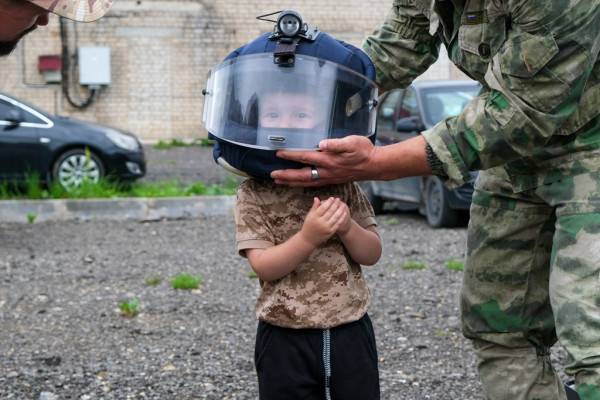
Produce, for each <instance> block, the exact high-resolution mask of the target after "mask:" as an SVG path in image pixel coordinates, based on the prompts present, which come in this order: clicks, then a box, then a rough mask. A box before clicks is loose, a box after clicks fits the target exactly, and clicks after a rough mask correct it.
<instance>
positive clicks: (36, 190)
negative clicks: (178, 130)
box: [0, 174, 239, 200]
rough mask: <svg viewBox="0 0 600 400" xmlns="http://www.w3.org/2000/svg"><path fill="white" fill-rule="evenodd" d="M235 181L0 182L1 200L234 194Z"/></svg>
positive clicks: (34, 178) (35, 178) (31, 177)
mask: <svg viewBox="0 0 600 400" xmlns="http://www.w3.org/2000/svg"><path fill="white" fill-rule="evenodd" d="M238 184H239V180H237V179H235V178H233V177H228V178H227V179H226V180H225V182H224V183H222V184H211V185H206V184H205V183H204V182H200V181H198V182H195V183H192V184H189V185H183V184H181V183H178V182H175V181H166V182H135V183H130V184H122V183H118V182H115V181H112V180H110V179H102V180H100V181H99V182H97V183H95V182H92V181H89V180H85V181H83V182H82V183H81V186H79V187H77V188H71V189H69V190H67V189H65V188H63V187H62V186H61V185H60V184H59V183H58V182H53V183H52V184H50V185H47V186H44V185H43V184H42V183H41V182H40V179H39V177H38V176H37V175H36V174H30V175H28V176H27V180H26V182H25V186H24V187H19V185H16V184H12V183H9V182H3V183H1V184H0V200H16V199H34V200H39V199H106V198H116V197H120V198H121V197H153V198H155V197H187V196H205V195H233V194H235V191H236V189H237V186H238Z"/></svg>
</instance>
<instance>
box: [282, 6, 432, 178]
mask: <svg viewBox="0 0 600 400" xmlns="http://www.w3.org/2000/svg"><path fill="white" fill-rule="evenodd" d="M411 3H413V2H410V1H406V0H395V1H394V2H393V6H392V8H391V10H390V11H389V13H388V15H387V17H386V18H385V21H384V22H383V25H382V26H381V27H380V28H379V29H378V30H376V31H375V32H374V33H373V34H372V35H370V36H369V37H367V38H366V39H365V42H364V43H363V49H364V50H365V52H366V53H367V54H368V55H369V57H370V58H371V60H372V61H373V64H374V65H375V70H376V71H377V77H376V81H377V83H378V85H379V87H380V88H382V89H383V90H384V91H385V90H389V89H392V88H399V87H406V86H408V85H409V84H410V83H411V82H412V81H413V80H414V79H415V78H416V77H417V76H419V75H421V74H422V73H423V72H425V71H426V70H427V68H429V66H430V65H431V64H433V63H434V62H435V61H436V60H437V58H438V55H439V47H440V40H439V38H438V37H437V35H431V34H430V33H429V19H428V17H427V16H426V15H425V11H424V10H420V9H418V8H417V7H416V6H415V5H414V4H411ZM320 149H321V152H314V151H310V152H307V151H303V152H297V151H293V152H292V151H279V152H278V153H277V155H278V156H280V157H282V158H287V159H290V160H296V161H300V162H303V163H305V164H309V165H315V166H318V172H319V176H320V178H321V179H319V180H318V181H311V174H310V168H302V169H289V170H281V171H275V172H273V173H272V174H271V176H272V177H273V178H274V179H275V181H276V182H277V183H284V184H288V185H291V186H320V185H326V184H332V183H341V182H348V181H350V180H368V179H394V178H400V177H403V176H412V175H425V174H429V173H430V168H429V165H428V164H427V162H426V159H425V141H424V140H423V139H422V138H416V139H414V140H413V141H407V142H403V143H399V144H397V145H392V146H386V148H385V149H382V148H374V147H373V146H372V144H371V143H370V142H369V140H367V139H365V138H357V137H349V138H344V139H340V140H335V139H334V140H326V141H323V142H321V145H320Z"/></svg>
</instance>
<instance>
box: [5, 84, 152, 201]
mask: <svg viewBox="0 0 600 400" xmlns="http://www.w3.org/2000/svg"><path fill="white" fill-rule="evenodd" d="M145 173H146V162H145V158H144V150H143V148H142V146H141V144H140V142H139V140H138V139H137V138H136V137H135V136H134V135H133V134H131V133H127V132H123V131H121V130H118V129H113V128H109V127H106V126H101V125H97V124H92V123H89V122H84V121H78V120H74V119H71V118H66V117H60V116H55V115H50V114H48V113H45V112H43V111H41V110H39V109H37V108H35V107H33V106H31V105H29V104H27V103H25V102H23V101H20V100H17V99H15V98H14V97H11V96H8V95H6V94H2V93H0V182H15V183H19V182H22V181H24V180H25V179H27V176H28V175H31V174H37V176H39V178H40V180H41V181H43V182H46V183H48V182H59V183H60V184H61V185H62V186H63V187H65V188H66V189H69V188H73V187H77V186H79V185H80V184H81V182H82V181H83V180H84V179H87V180H90V181H92V182H97V181H98V180H100V179H101V178H103V177H109V178H111V179H116V180H119V181H132V180H135V179H138V178H140V177H142V176H144V174H145Z"/></svg>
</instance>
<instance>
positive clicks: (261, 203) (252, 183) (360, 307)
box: [235, 179, 376, 329]
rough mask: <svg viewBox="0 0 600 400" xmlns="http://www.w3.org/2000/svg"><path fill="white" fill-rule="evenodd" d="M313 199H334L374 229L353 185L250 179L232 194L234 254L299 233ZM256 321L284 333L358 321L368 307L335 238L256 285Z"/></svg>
mask: <svg viewBox="0 0 600 400" xmlns="http://www.w3.org/2000/svg"><path fill="white" fill-rule="evenodd" d="M313 197H318V198H319V199H321V200H326V199H327V198H329V197H339V198H340V199H341V200H343V201H344V202H345V203H346V204H347V205H348V207H349V209H350V214H351V216H352V218H353V219H354V220H355V221H356V222H357V223H358V224H359V225H360V226H362V227H364V228H366V227H369V226H374V225H376V222H375V218H374V213H373V208H372V207H371V205H370V204H369V201H368V200H367V198H366V196H365V195H364V193H363V192H362V190H361V189H360V187H359V186H358V185H357V184H356V183H347V184H342V185H331V186H326V187H322V188H291V187H288V186H283V185H276V184H274V183H271V182H260V181H257V180H254V179H248V180H246V181H244V182H243V183H242V184H241V185H240V187H239V188H238V191H237V204H236V210H235V221H236V240H237V249H238V252H239V253H240V255H242V256H245V250H246V249H266V248H269V247H271V246H275V245H278V244H280V243H283V242H285V241H286V240H288V239H289V238H290V237H291V236H292V235H294V234H295V233H296V232H298V231H299V230H300V229H301V228H302V224H303V223H304V219H305V217H306V215H307V214H308V211H309V210H310V208H311V207H312V204H313ZM260 286H261V292H260V295H259V296H258V300H257V302H256V316H257V318H258V319H260V320H263V321H266V322H268V323H270V324H273V325H277V326H281V327H286V328H318V329H326V328H331V327H334V326H338V325H342V324H345V323H348V322H352V321H356V320H358V319H360V318H361V317H362V316H363V315H364V314H365V313H366V311H367V307H368V305H369V299H370V295H369V289H368V287H367V283H366V282H365V279H364V277H363V274H362V271H361V267H360V265H358V264H357V263H356V262H355V261H354V260H352V259H351V258H350V255H349V254H348V252H346V251H345V249H344V246H343V245H342V242H341V241H340V239H339V238H338V236H337V235H334V236H332V237H331V238H330V239H329V240H328V241H327V242H325V243H323V244H322V245H321V246H320V247H319V248H317V249H316V250H315V251H314V252H313V253H312V254H311V255H310V256H309V258H308V259H307V260H306V261H304V262H303V263H301V264H300V265H299V266H298V267H297V268H296V269H295V270H294V271H292V272H291V273H289V274H288V275H286V276H284V277H283V278H281V279H278V280H275V281H272V282H264V281H260Z"/></svg>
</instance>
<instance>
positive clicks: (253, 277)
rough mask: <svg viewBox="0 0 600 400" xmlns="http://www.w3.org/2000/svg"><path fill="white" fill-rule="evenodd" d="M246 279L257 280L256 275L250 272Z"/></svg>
mask: <svg viewBox="0 0 600 400" xmlns="http://www.w3.org/2000/svg"><path fill="white" fill-rule="evenodd" d="M248 278H250V279H257V278H258V275H256V272H254V271H250V272H248Z"/></svg>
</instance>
